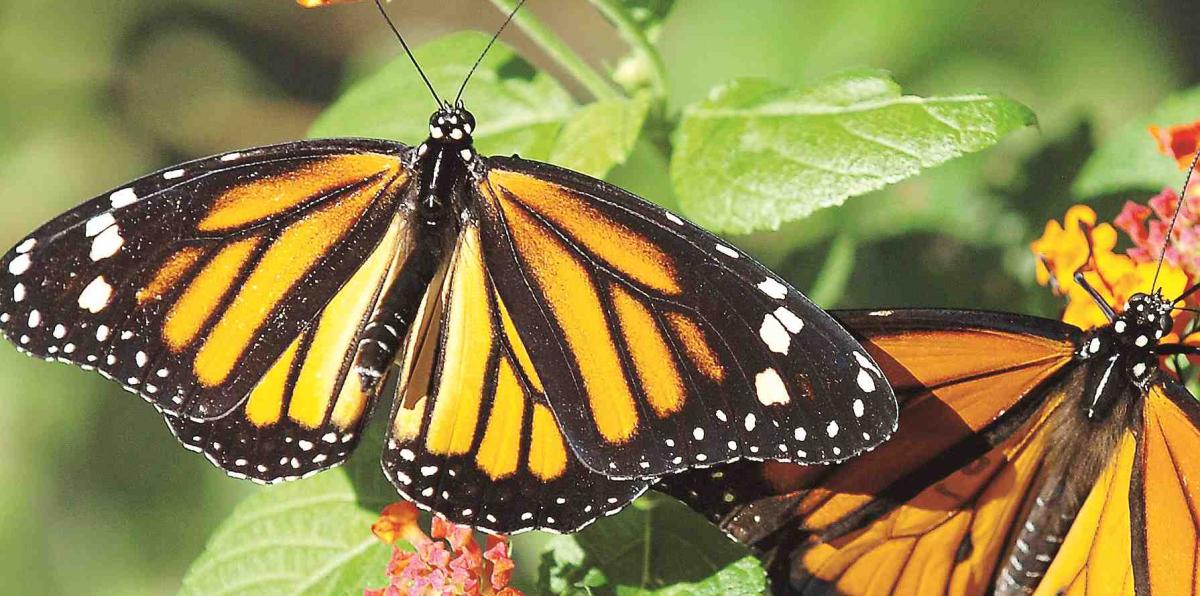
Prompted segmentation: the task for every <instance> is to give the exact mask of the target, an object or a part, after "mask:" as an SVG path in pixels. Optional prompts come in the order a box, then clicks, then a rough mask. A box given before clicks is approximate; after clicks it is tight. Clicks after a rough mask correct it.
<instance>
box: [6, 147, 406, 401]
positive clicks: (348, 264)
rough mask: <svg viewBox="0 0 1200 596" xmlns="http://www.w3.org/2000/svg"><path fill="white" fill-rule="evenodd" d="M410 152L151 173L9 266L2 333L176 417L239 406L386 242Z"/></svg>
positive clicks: (282, 152)
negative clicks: (88, 370)
mask: <svg viewBox="0 0 1200 596" xmlns="http://www.w3.org/2000/svg"><path fill="white" fill-rule="evenodd" d="M403 149H404V148H403V147H402V146H400V145H397V144H393V143H384V142H372V141H354V140H339V141H305V142H299V143H290V144H285V145H277V146H271V147H263V148H258V149H253V150H248V151H244V152H238V153H230V154H226V155H224V156H221V157H214V158H209V159H205V160H199V161H195V162H191V163H188V164H184V165H182V166H179V167H177V168H174V169H171V170H166V171H163V172H159V173H156V174H152V175H150V176H147V177H145V178H142V179H140V180H137V181H134V182H133V183H131V184H129V185H127V186H125V187H123V188H121V189H118V190H115V191H113V192H110V193H106V194H105V195H102V196H101V197H98V198H96V199H94V200H92V201H89V202H87V203H85V204H83V205H81V206H80V207H78V208H76V209H73V210H71V211H69V212H67V213H66V214H64V215H62V216H60V217H59V218H57V219H55V220H53V221H51V222H50V223H48V224H46V225H45V226H43V227H42V228H40V229H39V230H38V231H36V232H35V233H34V234H33V235H31V236H30V237H29V238H28V239H26V240H25V241H24V242H22V243H21V244H19V245H18V246H17V247H16V248H15V249H14V250H13V251H10V252H9V253H8V254H7V255H5V256H4V257H3V259H0V266H2V267H4V270H5V271H6V272H7V279H6V280H5V283H4V285H5V286H8V287H6V288H4V291H3V292H2V294H3V296H2V297H0V321H2V322H0V331H3V333H4V334H5V335H6V336H7V337H8V338H9V339H11V340H12V341H14V343H16V344H17V345H18V346H19V347H21V348H22V349H23V350H25V351H28V352H30V353H32V354H34V355H37V356H41V357H43V358H48V359H58V360H63V361H67V362H72V363H75V364H78V365H80V366H83V367H85V368H96V369H98V370H99V371H100V372H102V373H103V374H105V375H106V376H109V377H111V378H114V379H115V380H117V381H118V382H120V383H121V384H122V385H124V386H125V387H126V388H127V389H129V390H131V391H134V392H136V393H139V394H140V395H142V396H143V397H144V398H146V399H147V400H148V401H151V402H152V403H153V404H155V405H156V406H157V407H159V408H160V409H162V410H163V411H164V412H166V413H168V414H171V415H178V416H183V417H191V418H196V419H202V418H216V417H220V416H222V415H224V414H225V413H227V412H228V411H229V410H231V409H232V408H233V407H234V406H235V405H236V404H237V403H239V401H240V400H241V399H242V398H244V397H245V396H246V395H247V394H248V393H249V391H250V390H251V389H252V388H253V387H254V385H255V384H256V383H257V382H258V380H259V379H260V378H261V377H262V376H263V375H264V374H265V373H266V372H267V370H268V369H269V368H270V367H271V366H272V364H273V363H274V362H275V360H276V359H277V358H278V357H279V355H280V354H281V353H282V352H283V351H284V349H285V348H286V347H287V346H288V345H289V344H290V343H291V341H292V340H293V339H294V338H295V337H296V336H297V335H298V334H299V333H300V331H302V330H303V328H304V327H305V326H307V325H308V324H309V322H310V321H311V320H313V318H314V317H316V315H317V313H318V312H319V311H320V310H321V308H322V307H323V306H324V305H325V304H326V303H327V302H328V301H329V300H330V299H331V298H332V297H333V295H334V294H335V293H336V291H337V290H338V288H340V287H341V286H342V285H343V284H344V283H345V282H346V280H347V279H349V277H350V276H351V275H352V274H353V273H354V271H355V270H356V269H357V268H358V265H359V264H360V263H361V262H362V261H363V260H364V259H365V258H366V257H367V255H368V254H369V253H370V252H371V250H372V249H373V248H374V247H375V246H376V245H377V244H378V242H379V241H380V239H381V238H382V237H383V235H384V234H385V232H386V230H387V229H388V227H389V222H390V221H391V219H392V217H391V216H392V214H393V213H394V211H395V206H396V202H397V201H398V200H399V198H400V196H401V195H402V194H403V192H404V190H405V189H406V188H407V181H408V174H407V170H405V169H404V168H403V167H402V166H401V164H400V161H399V157H398V154H399V153H400V152H401V151H402V150H403Z"/></svg>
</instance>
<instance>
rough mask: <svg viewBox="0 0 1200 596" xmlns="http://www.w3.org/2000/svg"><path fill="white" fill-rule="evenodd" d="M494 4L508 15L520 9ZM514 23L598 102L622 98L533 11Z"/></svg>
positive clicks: (503, 1) (510, 2)
mask: <svg viewBox="0 0 1200 596" xmlns="http://www.w3.org/2000/svg"><path fill="white" fill-rule="evenodd" d="M491 2H492V4H493V5H495V6H496V7H497V8H499V9H500V10H501V11H503V12H504V13H505V14H508V13H511V12H512V11H513V9H514V8H516V6H517V0H491ZM513 22H514V23H516V24H517V26H518V27H520V28H521V30H522V31H524V32H525V34H526V35H528V36H529V38H530V39H532V40H533V41H534V42H535V43H537V45H538V46H539V47H540V48H542V50H543V51H545V52H546V53H547V54H549V56H550V57H551V58H553V59H554V61H555V62H558V64H559V66H561V67H563V69H564V70H566V71H567V72H568V73H570V74H571V76H572V77H574V78H575V80H576V81H579V84H580V85H583V87H584V88H585V89H587V90H588V93H591V94H592V95H593V96H594V97H595V98H596V99H616V98H618V97H620V95H619V94H618V93H617V91H616V90H615V89H614V88H613V86H612V84H611V83H609V81H608V79H606V78H604V77H603V76H601V75H600V74H599V73H597V72H596V71H595V70H594V69H592V67H591V66H588V63H587V62H585V61H584V60H583V58H580V57H579V54H576V53H575V52H574V51H573V50H571V48H569V47H567V44H566V43H564V42H563V40H562V38H560V37H559V36H557V35H555V34H554V32H553V31H551V30H550V29H549V28H548V27H546V26H545V25H543V24H542V22H541V21H539V20H538V19H537V17H535V16H533V12H531V11H529V10H522V11H519V12H517V15H516V16H515V17H513Z"/></svg>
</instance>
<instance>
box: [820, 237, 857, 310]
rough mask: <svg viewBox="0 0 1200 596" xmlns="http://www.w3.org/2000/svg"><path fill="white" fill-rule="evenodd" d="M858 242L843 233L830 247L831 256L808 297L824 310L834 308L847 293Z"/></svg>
mask: <svg viewBox="0 0 1200 596" xmlns="http://www.w3.org/2000/svg"><path fill="white" fill-rule="evenodd" d="M857 248H858V241H857V240H855V239H854V236H852V235H850V234H848V233H846V232H842V233H841V234H838V236H837V238H834V239H833V245H832V246H830V247H829V256H827V257H825V264H824V265H822V266H821V273H819V274H818V275H817V281H816V283H814V284H813V286H812V290H810V291H809V292H808V297H809V298H811V299H812V301H813V302H815V303H817V304H818V305H819V306H821V307H823V308H828V307H831V306H833V305H834V304H835V303H837V301H839V300H841V299H842V295H843V294H845V293H846V284H848V283H850V273H851V272H852V271H854V253H855V251H856V250H857Z"/></svg>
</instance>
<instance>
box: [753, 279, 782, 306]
mask: <svg viewBox="0 0 1200 596" xmlns="http://www.w3.org/2000/svg"><path fill="white" fill-rule="evenodd" d="M758 289H760V290H762V293H764V294H766V295H768V296H770V297H772V298H774V299H776V300H783V298H784V296H787V286H785V285H783V284H781V283H779V282H778V281H775V279H774V278H770V277H768V278H766V279H764V280H762V281H761V282H759V284H758Z"/></svg>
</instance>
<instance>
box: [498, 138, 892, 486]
mask: <svg viewBox="0 0 1200 596" xmlns="http://www.w3.org/2000/svg"><path fill="white" fill-rule="evenodd" d="M488 163H489V166H490V167H489V169H488V171H487V173H486V177H485V178H484V179H483V180H482V181H481V182H480V183H479V184H478V186H477V192H478V193H479V197H480V198H479V201H480V203H481V204H482V205H483V206H484V207H483V208H481V212H482V213H483V215H482V216H481V234H482V238H483V246H484V259H485V260H486V261H487V262H488V266H489V268H490V269H491V270H493V271H494V278H495V283H496V287H497V291H498V293H499V294H500V296H501V297H502V298H503V299H504V301H505V302H506V303H508V304H509V305H510V308H509V312H510V313H511V314H512V317H513V320H514V322H515V326H516V329H517V331H518V333H519V334H520V336H521V338H522V339H523V341H524V342H525V344H526V345H527V347H528V349H529V353H530V354H531V356H532V358H533V363H534V366H535V367H536V368H538V369H539V370H542V371H543V373H544V374H542V375H541V376H542V378H543V381H544V382H545V383H546V396H547V399H548V401H549V404H550V407H551V408H552V409H553V410H554V413H555V416H556V417H557V418H558V420H559V421H560V422H561V424H562V428H563V432H564V433H565V436H566V439H567V441H568V442H569V443H570V444H571V445H572V447H573V448H574V449H575V451H576V453H577V454H578V456H579V457H580V459H581V460H583V462H584V463H585V464H586V465H587V466H588V467H590V468H592V469H595V470H598V471H601V472H603V473H605V474H607V475H610V476H614V477H648V476H653V475H657V474H662V473H666V472H672V471H677V470H679V469H682V468H684V467H687V466H705V465H712V464H715V463H718V462H722V461H729V460H732V459H737V458H740V457H747V458H755V459H764V458H771V459H784V460H796V461H807V462H815V461H831V460H839V459H844V458H847V457H850V456H852V455H854V454H857V453H859V452H861V451H863V450H865V449H867V448H869V447H871V446H873V445H875V444H876V443H877V442H878V441H880V440H882V439H883V438H885V437H886V436H887V435H888V434H890V433H891V431H892V430H893V428H894V421H895V418H894V416H895V408H894V403H893V400H892V396H891V394H890V392H889V391H888V387H887V384H886V383H885V382H884V381H883V379H882V378H881V376H880V375H879V370H878V367H877V366H876V365H875V364H874V363H873V362H871V360H870V358H869V357H868V356H867V355H866V354H864V353H861V352H858V347H857V345H856V344H855V342H854V341H853V340H852V339H851V338H850V337H849V335H848V334H846V333H845V332H844V331H843V330H842V329H841V328H840V327H839V326H838V325H837V324H836V323H835V322H833V321H832V320H831V319H829V317H828V316H827V315H826V314H825V313H824V312H823V311H821V310H820V309H818V308H817V307H816V306H814V305H813V304H812V303H810V302H809V301H808V300H807V299H805V298H804V297H803V296H801V295H800V294H799V293H797V292H795V291H794V290H791V289H789V288H788V287H787V286H786V285H784V284H783V283H782V282H781V281H780V280H779V279H778V278H777V277H775V276H774V275H773V274H772V273H770V272H769V271H767V270H766V269H765V268H764V267H762V266H761V265H759V264H757V263H755V262H754V261H753V260H751V259H750V258H749V257H748V256H746V255H744V254H742V253H739V252H737V251H736V250H735V249H733V248H731V247H729V246H727V245H725V244H724V243H722V242H721V241H720V240H719V239H717V238H716V237H714V236H712V235H710V234H708V233H707V232H704V231H702V230H700V229H699V228H696V227H695V226H692V225H691V224H688V223H686V222H684V221H683V220H681V219H679V218H678V217H675V216H674V215H671V214H669V213H667V212H665V211H663V210H661V209H659V208H657V207H654V206H652V205H649V204H648V203H646V202H644V201H642V200H641V199H638V198H637V197H634V196H633V195H630V194H628V193H625V192H624V191H621V190H619V189H616V188H615V187H611V186H608V185H606V184H604V183H603V182H600V181H597V180H594V179H591V178H587V177H584V176H581V175H579V174H575V173H572V172H569V171H565V170H561V169H559V168H554V167H552V166H547V165H544V164H537V163H533V162H528V161H524V160H519V159H507V158H493V159H490V160H489V162H488ZM581 397H582V399H581Z"/></svg>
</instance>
